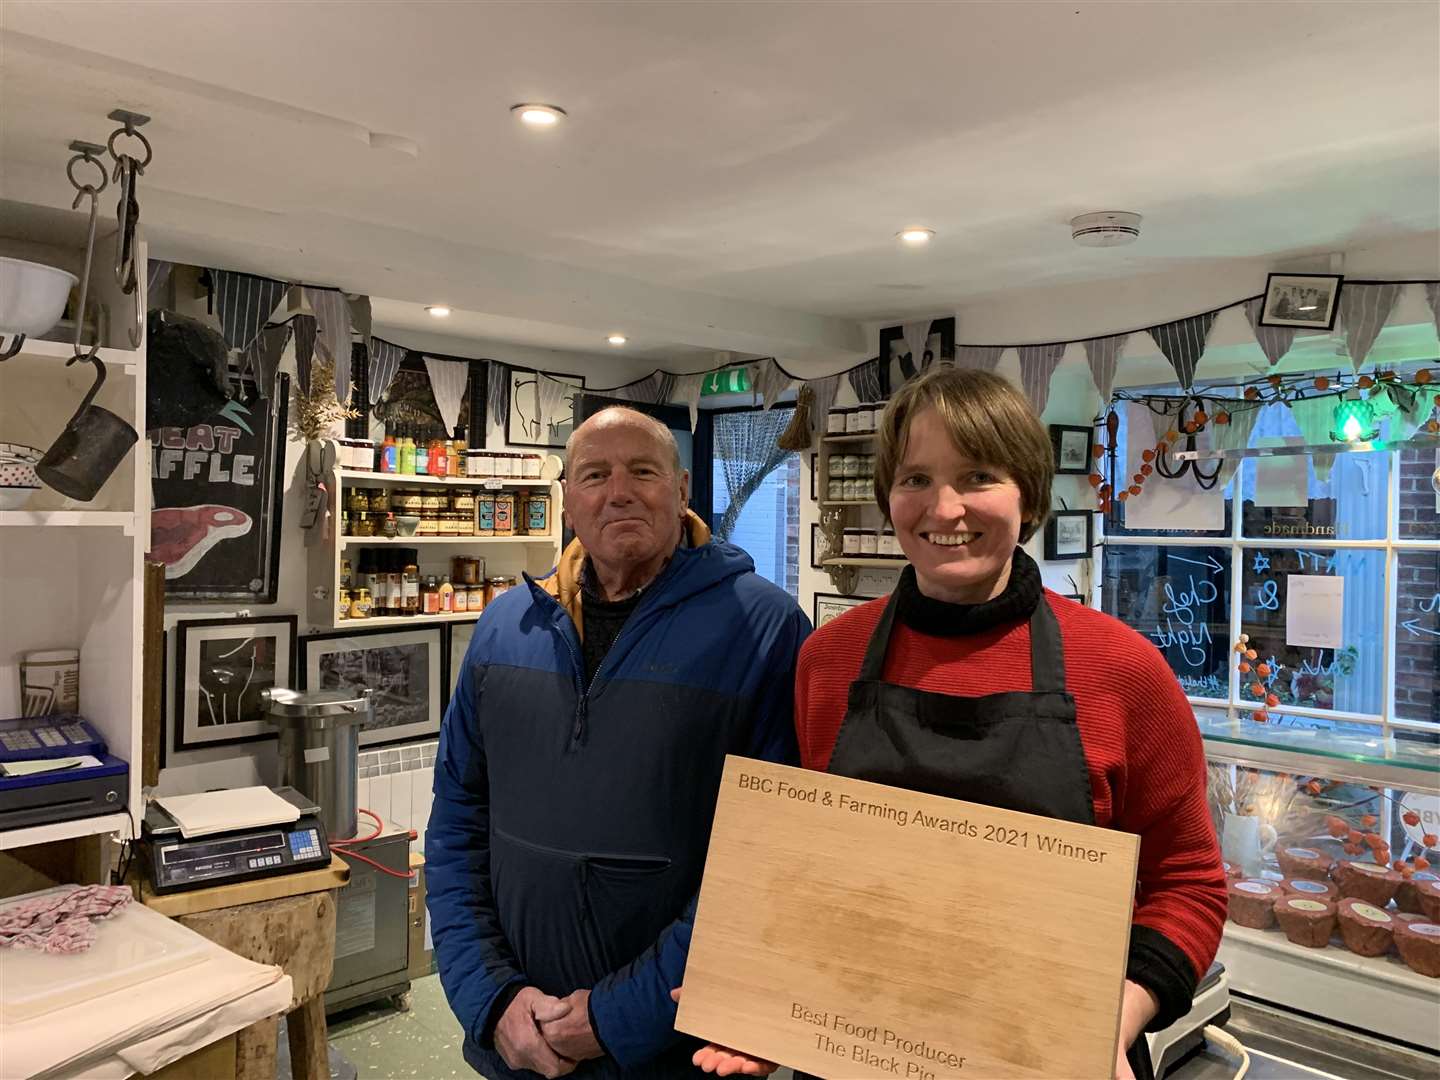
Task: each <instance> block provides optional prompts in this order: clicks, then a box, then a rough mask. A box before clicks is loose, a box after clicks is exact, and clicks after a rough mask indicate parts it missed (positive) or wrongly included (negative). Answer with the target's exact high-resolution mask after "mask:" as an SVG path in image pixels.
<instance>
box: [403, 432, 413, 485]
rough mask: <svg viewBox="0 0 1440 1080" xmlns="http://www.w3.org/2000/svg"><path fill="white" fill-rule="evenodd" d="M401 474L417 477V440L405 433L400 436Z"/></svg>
mask: <svg viewBox="0 0 1440 1080" xmlns="http://www.w3.org/2000/svg"><path fill="white" fill-rule="evenodd" d="M400 472H401V473H403V474H404V475H406V476H414V475H415V440H414V439H412V438H410V436H409V435H408V434H404V433H402V434H401V436H400Z"/></svg>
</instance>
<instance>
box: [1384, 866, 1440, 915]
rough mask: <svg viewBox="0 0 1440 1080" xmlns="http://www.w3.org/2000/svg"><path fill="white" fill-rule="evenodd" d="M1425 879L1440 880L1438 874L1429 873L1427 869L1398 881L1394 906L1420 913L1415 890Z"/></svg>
mask: <svg viewBox="0 0 1440 1080" xmlns="http://www.w3.org/2000/svg"><path fill="white" fill-rule="evenodd" d="M1427 881H1440V876H1437V875H1435V874H1432V873H1430V871H1429V870H1421V871H1419V872H1418V873H1416V874H1414V875H1412V876H1411V877H1410V878H1409V879H1407V880H1405V881H1402V882H1400V887H1399V888H1398V889H1396V890H1395V906H1396V907H1398V908H1399V909H1400V910H1401V911H1409V912H1413V913H1415V914H1416V915H1419V914H1420V913H1421V912H1420V894H1419V893H1417V892H1416V891H1415V890H1416V888H1417V887H1418V886H1420V885H1423V884H1424V883H1425V882H1427Z"/></svg>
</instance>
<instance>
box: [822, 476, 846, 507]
mask: <svg viewBox="0 0 1440 1080" xmlns="http://www.w3.org/2000/svg"><path fill="white" fill-rule="evenodd" d="M825 498H826V499H827V500H828V501H830V502H840V501H842V500H843V499H844V498H845V481H844V480H831V481H830V482H829V483H827V484H826V485H825Z"/></svg>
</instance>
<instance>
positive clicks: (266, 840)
mask: <svg viewBox="0 0 1440 1080" xmlns="http://www.w3.org/2000/svg"><path fill="white" fill-rule="evenodd" d="M149 847H150V870H151V885H153V886H154V889H155V891H156V892H157V893H166V892H175V891H178V890H181V889H196V888H201V887H204V886H213V885H222V884H232V883H234V882H237V881H249V880H250V879H252V878H259V877H268V876H271V875H273V874H285V873H290V872H293V871H298V870H310V869H315V868H316V867H320V866H328V865H329V863H330V846H329V844H328V843H327V842H326V840H325V827H324V826H323V825H322V824H321V823H320V820H319V819H318V818H315V817H302V818H300V820H299V821H297V822H296V823H295V824H294V825H291V826H285V827H274V826H270V827H266V828H263V829H256V830H253V831H250V832H244V833H235V834H230V835H226V836H218V837H206V838H204V839H198V840H186V839H184V838H183V837H180V836H178V835H173V836H163V837H160V836H154V837H151V839H150V842H149Z"/></svg>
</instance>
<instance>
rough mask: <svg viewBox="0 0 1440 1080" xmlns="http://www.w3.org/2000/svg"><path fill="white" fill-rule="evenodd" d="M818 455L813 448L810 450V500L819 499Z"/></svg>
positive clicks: (817, 500) (816, 500)
mask: <svg viewBox="0 0 1440 1080" xmlns="http://www.w3.org/2000/svg"><path fill="white" fill-rule="evenodd" d="M819 476H820V455H819V453H817V452H816V451H814V450H811V451H810V501H811V502H819V501H820V488H819V484H820V480H819Z"/></svg>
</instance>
